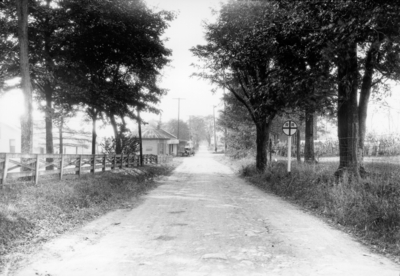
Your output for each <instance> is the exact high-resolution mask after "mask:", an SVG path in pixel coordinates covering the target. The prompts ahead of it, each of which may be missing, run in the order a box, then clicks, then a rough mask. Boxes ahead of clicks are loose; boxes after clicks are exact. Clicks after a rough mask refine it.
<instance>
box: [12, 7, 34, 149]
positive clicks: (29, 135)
mask: <svg viewBox="0 0 400 276" xmlns="http://www.w3.org/2000/svg"><path fill="white" fill-rule="evenodd" d="M15 3H16V7H17V16H18V41H19V46H20V47H19V48H20V52H19V61H20V71H21V87H22V91H23V94H24V113H23V115H22V116H21V153H28V154H29V153H32V148H33V121H32V87H31V80H30V73H29V52H28V41H29V40H28V0H15Z"/></svg>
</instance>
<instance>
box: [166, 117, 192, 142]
mask: <svg viewBox="0 0 400 276" xmlns="http://www.w3.org/2000/svg"><path fill="white" fill-rule="evenodd" d="M163 128H165V130H166V131H168V132H169V133H171V134H173V135H175V136H176V137H178V136H179V140H186V141H189V140H190V138H191V137H190V129H189V125H188V123H186V122H185V121H183V120H179V135H178V120H176V119H171V120H169V121H168V122H167V123H166V124H165V126H164V127H163Z"/></svg>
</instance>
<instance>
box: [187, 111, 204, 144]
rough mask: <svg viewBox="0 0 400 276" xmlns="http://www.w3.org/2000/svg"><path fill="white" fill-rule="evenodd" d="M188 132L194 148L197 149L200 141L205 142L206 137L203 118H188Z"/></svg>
mask: <svg viewBox="0 0 400 276" xmlns="http://www.w3.org/2000/svg"><path fill="white" fill-rule="evenodd" d="M189 132H190V138H191V140H192V141H193V142H194V145H195V147H198V145H199V144H200V142H201V141H203V140H206V136H207V134H206V122H205V118H204V117H202V116H190V117H189Z"/></svg>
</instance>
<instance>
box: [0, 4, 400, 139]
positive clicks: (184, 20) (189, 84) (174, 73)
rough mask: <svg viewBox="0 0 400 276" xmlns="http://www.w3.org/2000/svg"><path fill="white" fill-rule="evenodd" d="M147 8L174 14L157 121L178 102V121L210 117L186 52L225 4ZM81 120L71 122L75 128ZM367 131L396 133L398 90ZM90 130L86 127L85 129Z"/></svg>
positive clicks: (1, 99) (213, 101) (204, 89)
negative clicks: (169, 57) (167, 63)
mask: <svg viewBox="0 0 400 276" xmlns="http://www.w3.org/2000/svg"><path fill="white" fill-rule="evenodd" d="M145 1H146V2H147V4H148V6H149V7H150V8H154V9H156V10H168V11H174V12H176V13H177V18H176V19H175V20H174V21H173V22H171V23H170V27H169V28H168V29H167V31H166V33H165V35H164V37H163V39H165V40H166V42H165V45H166V47H167V48H169V49H171V50H172V57H171V60H172V61H171V63H170V65H169V66H168V67H166V68H165V69H164V70H163V72H162V74H163V77H162V79H161V80H160V83H159V85H160V87H162V88H165V89H167V90H168V94H167V95H166V96H164V97H163V98H162V100H161V103H160V105H159V108H160V109H161V110H162V116H161V119H162V121H163V122H167V121H168V120H170V119H177V118H178V100H176V99H177V98H182V100H181V102H180V119H181V120H187V119H188V118H189V116H191V115H202V116H207V115H212V114H213V106H217V107H216V115H217V116H218V112H217V111H218V109H221V108H222V103H221V96H222V91H218V92H217V94H216V95H213V94H212V92H211V90H212V89H213V88H215V87H212V86H211V85H210V84H209V83H208V82H207V81H205V80H201V79H198V78H197V77H191V75H192V74H193V73H194V72H196V69H195V68H194V67H192V66H191V64H192V63H197V62H198V60H197V59H196V58H195V57H194V56H193V55H192V53H191V52H190V50H189V49H190V48H192V47H194V46H196V45H199V44H205V43H206V41H205V39H204V28H203V22H204V21H209V22H212V21H213V20H215V18H214V16H213V15H212V13H211V7H212V8H214V9H218V8H219V5H220V2H221V1H226V0H145ZM22 99H23V98H22V95H21V93H20V92H19V91H18V90H15V91H11V92H8V93H7V94H5V95H0V120H1V121H7V122H9V123H11V124H15V125H19V116H20V114H21V113H22ZM143 117H144V119H145V120H147V121H149V120H157V121H158V120H159V118H160V116H158V115H151V114H143ZM42 118H43V115H42V114H40V113H37V112H36V113H35V119H42ZM81 122H82V118H76V119H75V120H73V122H71V123H74V124H77V125H78V127H79V128H81V127H84V126H85V125H83V124H81ZM367 127H368V130H369V131H376V132H377V133H381V134H386V133H390V132H398V133H400V87H399V86H396V87H393V90H392V96H391V97H390V98H388V99H386V102H385V103H382V102H378V103H373V102H372V101H371V103H370V107H369V112H368V119H367ZM87 128H88V129H90V126H89V125H88V126H87ZM99 131H100V132H103V133H105V134H104V135H105V136H110V135H111V134H110V130H109V129H108V130H107V129H100V130H99Z"/></svg>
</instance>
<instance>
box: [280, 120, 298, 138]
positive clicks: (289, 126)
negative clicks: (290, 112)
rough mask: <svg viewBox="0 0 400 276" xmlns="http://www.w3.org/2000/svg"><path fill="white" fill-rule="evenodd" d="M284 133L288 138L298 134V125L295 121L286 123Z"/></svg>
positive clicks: (283, 128)
mask: <svg viewBox="0 0 400 276" xmlns="http://www.w3.org/2000/svg"><path fill="white" fill-rule="evenodd" d="M282 130H283V133H285V134H286V135H287V136H292V135H293V134H295V133H296V132H297V124H296V123H295V122H293V121H290V120H289V121H286V122H285V123H284V124H283V127H282Z"/></svg>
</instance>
